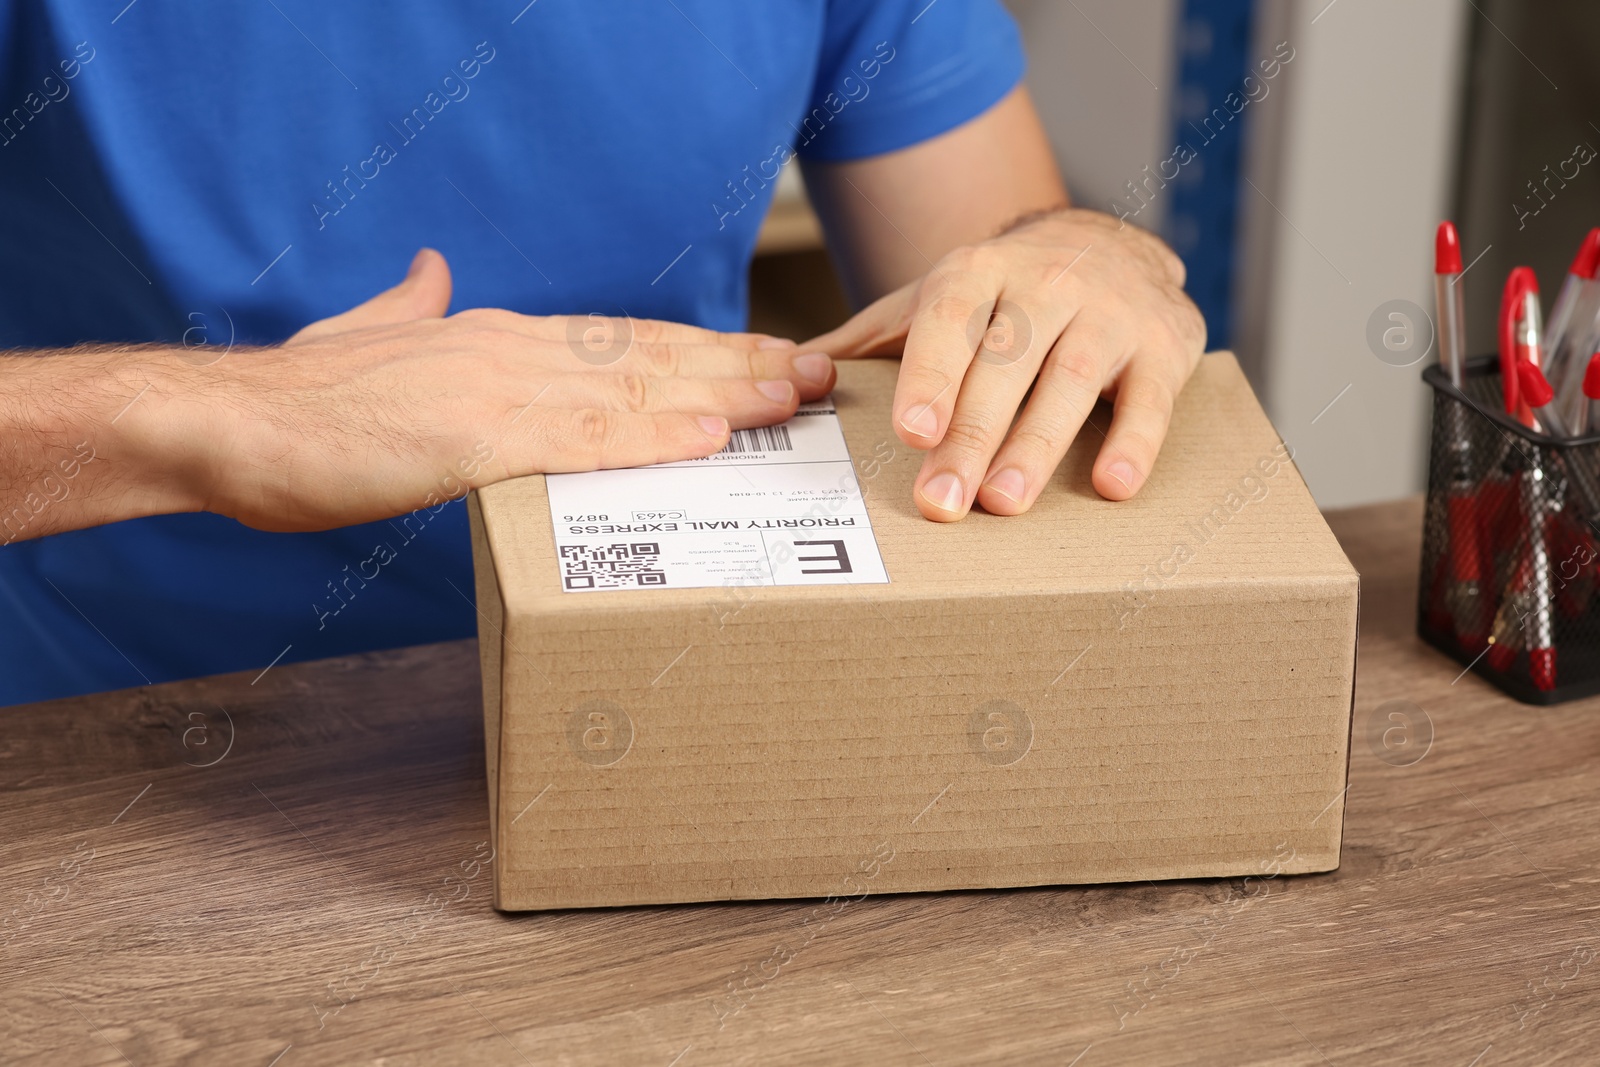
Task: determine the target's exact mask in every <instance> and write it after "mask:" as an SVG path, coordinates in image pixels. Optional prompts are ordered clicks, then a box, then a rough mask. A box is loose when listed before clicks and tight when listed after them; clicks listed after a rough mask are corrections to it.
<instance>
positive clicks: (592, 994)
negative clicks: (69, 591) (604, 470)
mask: <svg viewBox="0 0 1600 1067" xmlns="http://www.w3.org/2000/svg"><path fill="white" fill-rule="evenodd" d="M1330 522H1331V523H1332V525H1333V527H1334V530H1335V532H1336V533H1337V534H1338V535H1339V537H1340V539H1341V541H1342V543H1343V544H1344V545H1345V547H1346V549H1347V551H1348V552H1349V554H1350V556H1351V559H1352V560H1353V561H1354V562H1355V564H1356V566H1357V567H1358V568H1359V569H1360V571H1361V573H1362V616H1361V635H1362V636H1361V642H1362V643H1361V651H1360V655H1359V659H1358V664H1359V666H1358V672H1357V696H1356V714H1355V733H1354V739H1353V743H1352V746H1351V749H1352V757H1351V767H1350V788H1349V793H1348V797H1347V803H1346V831H1345V847H1344V857H1343V865H1342V866H1341V868H1340V869H1339V870H1338V871H1336V872H1333V873H1331V874H1324V875H1307V876H1295V877H1277V878H1273V877H1265V878H1262V879H1259V880H1238V879H1235V880H1229V881H1195V882H1169V883H1162V884H1135V885H1125V886H1115V887H1077V888H1067V889H1029V890H1010V891H982V892H964V893H950V894H940V895H919V896H877V895H870V894H869V895H868V896H867V897H865V898H864V899H859V900H849V901H844V902H842V903H839V904H837V905H834V906H823V905H820V904H818V903H817V902H813V901H794V902H777V903H744V904H726V905H712V906H704V905H701V906H682V907H656V908H637V909H625V910H614V911H592V912H551V913H542V914H530V915H518V916H507V915H501V914H498V913H496V912H495V911H494V910H493V909H492V908H491V907H490V906H489V893H488V875H489V872H488V869H487V866H486V861H487V860H488V846H487V843H486V842H487V838H488V817H487V805H486V799H485V790H484V766H483V740H482V724H481V709H480V705H479V694H478V680H477V655H476V651H475V648H474V645H473V644H472V643H471V642H462V643H456V644H449V645H438V646H429V647H420V648H413V649H406V650H403V651H399V652H393V653H384V654H376V655H370V656H363V657H356V658H351V659H344V660H330V661H325V662H321V663H313V664H304V665H299V666H290V667H276V668H273V669H271V670H270V671H268V672H267V673H266V674H264V675H262V676H260V677H259V678H256V679H255V680H253V678H254V676H253V675H231V676H225V677H219V678H211V679H203V680H198V681H192V682H183V683H177V684H172V685H164V686H154V687H149V688H146V689H140V690H129V691H126V692H120V693H112V694H106V695H101V696H94V697H87V698H78V699H71V700H62V701H56V702H53V703H48V704H38V705H32V706H28V707H23V708H11V709H5V710H4V711H0V715H4V716H5V725H4V729H3V730H0V908H3V909H5V910H4V912H0V1061H3V1062H5V1063H38V1064H59V1063H72V1064H79V1063H82V1064H122V1063H132V1064H137V1065H141V1067H142V1065H144V1064H165V1063H185V1064H214V1063H215V1064H245V1065H253V1064H259V1065H262V1067H267V1065H275V1067H300V1065H302V1064H336V1063H374V1064H392V1065H398V1064H507V1065H516V1064H540V1065H543V1064H574V1065H576V1064H616V1063H621V1064H651V1065H659V1067H698V1065H701V1064H724V1063H769V1062H770V1063H785V1064H788V1063H867V1064H873V1065H894V1064H907V1065H921V1064H939V1065H943V1064H965V1063H977V1062H992V1063H1007V1064H1014V1063H1039V1064H1057V1065H1069V1064H1071V1065H1077V1067H1099V1065H1102V1064H1146V1063H1208V1064H1209V1063H1215V1064H1241V1063H1273V1064H1306V1065H1315V1064H1379V1063H1439V1064H1456V1065H1460V1067H1469V1065H1470V1067H1491V1065H1494V1064H1502V1063H1550V1062H1569V1063H1588V1062H1594V1061H1595V1059H1596V1058H1597V1056H1600V1052H1597V1048H1596V1046H1597V1044H1600V1039H1597V1038H1596V1036H1595V1034H1594V1032H1593V1021H1594V1019H1595V1018H1596V1016H1597V1013H1600V959H1597V958H1596V957H1597V954H1600V931H1597V929H1596V909H1597V907H1600V890H1597V885H1596V873H1595V859H1596V854H1597V852H1600V843H1597V836H1596V833H1595V826H1596V822H1597V818H1600V775H1597V774H1596V773H1595V766H1596V758H1597V756H1600V714H1597V712H1600V702H1596V701H1586V702H1583V703H1579V704H1571V705H1566V706H1563V707H1557V708H1550V709H1534V708H1529V707H1524V706H1521V705H1517V704H1514V703H1512V702H1510V701H1509V700H1506V699H1505V698H1502V697H1501V696H1499V695H1498V694H1497V693H1496V692H1495V691H1494V690H1492V689H1490V688H1489V687H1488V686H1487V685H1485V684H1483V683H1482V682H1480V681H1479V680H1478V679H1477V678H1476V677H1474V676H1472V675H1467V676H1465V677H1461V678H1459V679H1458V678H1457V674H1458V670H1459V668H1458V667H1456V666H1455V665H1453V664H1452V663H1450V662H1449V661H1447V660H1445V659H1444V658H1443V657H1442V656H1439V655H1437V654H1435V653H1433V652H1431V651H1429V650H1427V649H1426V648H1424V647H1423V646H1421V645H1420V643H1419V642H1418V641H1417V640H1416V638H1415V637H1414V636H1413V635H1412V611H1413V601H1414V596H1415V581H1416V574H1415V569H1416V560H1417V555H1418V551H1417V538H1418V532H1419V528H1420V525H1421V518H1420V504H1419V503H1417V502H1415V501H1412V502H1407V503H1404V504H1398V505H1385V506H1382V507H1377V508H1369V509H1362V510H1359V511H1352V512H1346V513H1342V514H1335V515H1332V516H1330ZM843 873H846V872H841V874H843Z"/></svg>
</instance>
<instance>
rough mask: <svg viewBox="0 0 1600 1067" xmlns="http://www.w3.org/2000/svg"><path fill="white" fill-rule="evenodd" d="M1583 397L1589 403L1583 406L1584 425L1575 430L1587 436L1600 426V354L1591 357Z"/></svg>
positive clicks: (1586, 372)
mask: <svg viewBox="0 0 1600 1067" xmlns="http://www.w3.org/2000/svg"><path fill="white" fill-rule="evenodd" d="M1583 395H1584V396H1585V397H1587V398H1588V400H1589V402H1588V403H1587V404H1585V405H1584V406H1583V413H1584V417H1583V420H1582V424H1581V425H1580V426H1578V427H1577V428H1576V429H1574V430H1573V432H1574V433H1577V434H1586V433H1588V432H1589V431H1590V429H1592V428H1593V427H1596V426H1600V410H1596V407H1595V405H1596V403H1600V352H1596V353H1595V354H1594V355H1592V356H1590V357H1589V369H1588V370H1587V371H1585V372H1584V374H1583Z"/></svg>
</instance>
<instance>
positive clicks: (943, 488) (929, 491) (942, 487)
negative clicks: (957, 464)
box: [922, 473, 966, 511]
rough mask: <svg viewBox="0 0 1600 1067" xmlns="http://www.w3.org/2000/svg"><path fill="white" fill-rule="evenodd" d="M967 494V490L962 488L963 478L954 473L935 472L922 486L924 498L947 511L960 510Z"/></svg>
mask: <svg viewBox="0 0 1600 1067" xmlns="http://www.w3.org/2000/svg"><path fill="white" fill-rule="evenodd" d="M965 496H966V492H965V491H964V490H963V489H962V488H961V479H960V478H957V477H956V476H955V475H954V474H948V473H947V474H935V475H934V476H933V477H932V478H929V479H928V483H927V484H926V485H924V486H923V487H922V499H924V500H926V501H927V502H928V503H930V504H932V505H933V506H934V507H937V508H943V509H944V510H945V511H960V510H961V501H962V498H963V497H965Z"/></svg>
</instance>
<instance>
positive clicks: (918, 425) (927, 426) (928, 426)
mask: <svg viewBox="0 0 1600 1067" xmlns="http://www.w3.org/2000/svg"><path fill="white" fill-rule="evenodd" d="M900 425H901V426H904V427H905V428H906V429H907V430H909V431H911V432H912V433H914V434H916V435H917V436H918V437H932V436H933V435H934V434H936V433H938V432H939V416H937V415H935V414H934V413H933V408H932V407H931V406H929V405H927V404H918V405H917V406H916V407H914V408H911V409H910V410H908V411H907V412H906V415H905V418H903V419H901V420H900ZM929 484H932V483H929Z"/></svg>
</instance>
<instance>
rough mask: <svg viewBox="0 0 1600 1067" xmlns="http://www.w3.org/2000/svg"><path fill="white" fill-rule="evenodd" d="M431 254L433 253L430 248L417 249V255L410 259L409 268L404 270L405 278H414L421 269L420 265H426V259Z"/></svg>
mask: <svg viewBox="0 0 1600 1067" xmlns="http://www.w3.org/2000/svg"><path fill="white" fill-rule="evenodd" d="M433 254H434V252H433V249H431V248H423V249H419V250H418V251H417V254H416V255H414V256H412V257H411V266H410V267H408V268H407V269H406V277H407V278H415V277H416V276H417V272H418V271H420V270H421V269H422V265H423V264H424V263H426V262H427V261H428V257H429V256H431V255H433Z"/></svg>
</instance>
